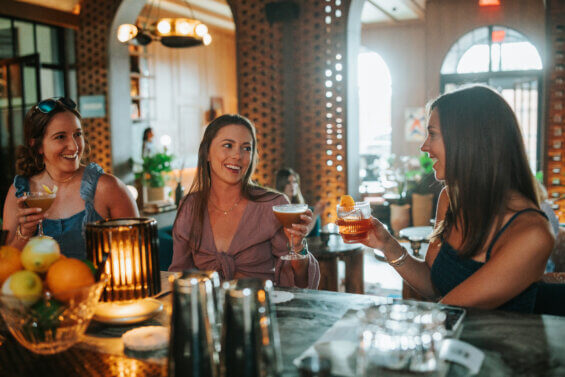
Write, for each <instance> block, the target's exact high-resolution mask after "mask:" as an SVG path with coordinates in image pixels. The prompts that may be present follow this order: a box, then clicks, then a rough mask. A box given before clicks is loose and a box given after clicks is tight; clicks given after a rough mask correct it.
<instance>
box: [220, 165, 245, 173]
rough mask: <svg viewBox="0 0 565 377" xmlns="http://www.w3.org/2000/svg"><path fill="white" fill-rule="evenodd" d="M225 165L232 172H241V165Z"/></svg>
mask: <svg viewBox="0 0 565 377" xmlns="http://www.w3.org/2000/svg"><path fill="white" fill-rule="evenodd" d="M224 166H225V167H226V168H227V169H228V170H229V171H231V172H232V173H239V172H241V166H238V165H232V164H225V165H224Z"/></svg>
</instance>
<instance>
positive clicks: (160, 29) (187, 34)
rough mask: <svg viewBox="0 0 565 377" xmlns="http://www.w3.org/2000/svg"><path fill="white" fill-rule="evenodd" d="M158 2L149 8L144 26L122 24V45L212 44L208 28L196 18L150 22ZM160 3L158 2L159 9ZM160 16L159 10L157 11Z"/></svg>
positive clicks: (118, 33)
mask: <svg viewBox="0 0 565 377" xmlns="http://www.w3.org/2000/svg"><path fill="white" fill-rule="evenodd" d="M155 1H156V0H152V1H151V3H150V5H149V7H148V8H147V12H146V13H147V14H146V17H144V18H145V20H147V21H146V22H145V23H144V24H143V25H132V24H122V25H120V26H119V27H118V32H117V38H118V40H119V41H120V42H122V43H132V42H133V43H137V44H140V45H147V44H149V43H151V41H153V40H159V41H161V44H163V45H164V46H167V47H192V46H199V45H204V46H208V45H209V44H210V43H212V36H211V35H210V34H209V33H208V27H207V26H206V25H205V24H203V23H202V22H200V21H199V20H197V19H195V18H185V17H174V18H173V17H167V18H159V19H157V20H156V21H150V19H151V13H152V10H153V8H154V4H155ZM186 6H187V7H188V8H189V9H190V12H191V14H192V15H193V17H194V12H193V11H192V8H190V5H189V4H188V2H186ZM158 7H159V2H157V8H158ZM157 14H159V9H157Z"/></svg>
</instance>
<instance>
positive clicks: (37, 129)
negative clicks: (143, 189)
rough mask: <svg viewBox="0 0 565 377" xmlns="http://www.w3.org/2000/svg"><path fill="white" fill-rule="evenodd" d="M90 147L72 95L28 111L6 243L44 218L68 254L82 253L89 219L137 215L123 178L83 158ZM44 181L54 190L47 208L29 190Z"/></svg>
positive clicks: (8, 206) (20, 239) (17, 241)
mask: <svg viewBox="0 0 565 377" xmlns="http://www.w3.org/2000/svg"><path fill="white" fill-rule="evenodd" d="M86 149H87V143H86V141H85V138H84V135H83V130H82V126H81V116H80V114H79V113H78V111H77V110H76V104H75V103H74V102H73V101H72V100H70V99H68V98H49V99H46V100H43V101H41V102H39V103H38V104H37V105H35V106H34V107H32V108H31V109H30V110H29V111H28V112H27V114H26V117H25V120H24V145H22V146H20V147H19V148H18V152H17V161H16V171H17V173H18V175H16V177H15V179H14V184H13V185H12V186H11V187H10V189H9V191H8V194H7V196H6V202H5V204H4V216H3V219H4V223H3V228H4V229H7V230H8V231H9V232H10V234H9V236H8V240H7V242H8V244H10V245H13V246H15V247H17V248H19V249H22V248H23V247H24V246H25V244H26V243H27V241H28V240H29V238H30V237H32V236H34V235H36V234H37V229H38V224H39V222H42V225H43V231H44V233H45V234H46V235H48V236H51V237H53V238H54V239H55V240H56V241H57V242H58V243H59V245H60V247H61V252H62V253H63V254H64V255H66V256H68V257H74V258H79V259H84V258H86V242H85V238H84V229H85V225H86V223H87V222H90V221H95V220H100V219H103V218H117V217H136V216H139V213H138V210H137V207H136V205H135V202H134V201H133V199H132V198H131V196H130V194H129V191H128V190H127V188H126V187H125V185H124V184H123V183H122V182H121V181H120V180H119V179H117V178H116V177H114V176H113V175H110V174H106V173H104V171H103V170H102V168H101V167H100V166H98V165H97V164H95V163H90V164H88V165H85V164H84V163H83V162H82V160H83V158H84V154H85V150H86ZM45 187H47V188H48V189H49V190H53V191H55V190H56V198H55V200H54V202H53V204H52V205H51V207H49V209H47V211H45V212H44V213H41V208H28V206H27V205H26V204H25V200H26V198H27V194H28V193H30V192H43V191H45ZM55 187H56V189H55Z"/></svg>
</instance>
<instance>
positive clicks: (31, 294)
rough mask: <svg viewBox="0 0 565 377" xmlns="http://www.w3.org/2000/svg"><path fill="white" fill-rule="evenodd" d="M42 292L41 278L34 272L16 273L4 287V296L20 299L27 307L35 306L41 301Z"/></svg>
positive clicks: (7, 280)
mask: <svg viewBox="0 0 565 377" xmlns="http://www.w3.org/2000/svg"><path fill="white" fill-rule="evenodd" d="M42 291H43V283H42V282H41V278H40V277H39V275H37V274H36V273H35V272H32V271H25V270H23V271H18V272H14V273H13V274H12V275H10V276H9V277H8V279H6V281H5V282H4V284H3V285H2V293H3V294H5V295H11V296H15V297H17V298H19V299H20V301H22V302H23V303H24V305H26V306H30V305H33V304H34V303H35V302H36V301H37V300H39V298H40V297H41V292H42Z"/></svg>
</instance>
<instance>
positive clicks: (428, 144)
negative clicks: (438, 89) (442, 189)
mask: <svg viewBox="0 0 565 377" xmlns="http://www.w3.org/2000/svg"><path fill="white" fill-rule="evenodd" d="M420 150H421V151H422V152H426V153H427V154H428V155H429V156H430V158H431V159H432V160H433V161H434V165H433V168H434V172H435V177H436V179H437V180H438V181H442V180H444V179H445V146H444V144H443V136H442V135H441V128H440V123H439V114H438V112H437V109H433V110H432V112H431V113H430V118H429V119H428V132H427V136H426V140H425V141H424V144H422V146H421V147H420Z"/></svg>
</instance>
